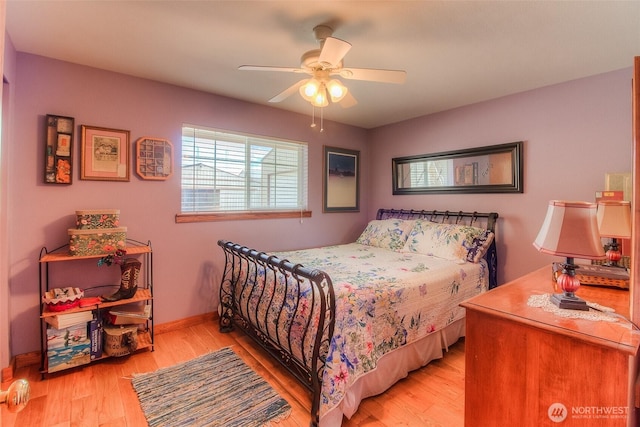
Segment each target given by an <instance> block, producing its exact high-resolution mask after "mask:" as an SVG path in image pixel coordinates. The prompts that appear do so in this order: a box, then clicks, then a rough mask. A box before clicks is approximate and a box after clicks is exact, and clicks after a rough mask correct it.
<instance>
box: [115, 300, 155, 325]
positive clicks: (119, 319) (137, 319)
mask: <svg viewBox="0 0 640 427" xmlns="http://www.w3.org/2000/svg"><path fill="white" fill-rule="evenodd" d="M108 317H109V323H111V324H112V325H130V324H141V323H145V322H146V321H147V320H149V319H150V318H151V306H150V305H145V306H143V307H118V308H114V309H112V310H109V313H108Z"/></svg>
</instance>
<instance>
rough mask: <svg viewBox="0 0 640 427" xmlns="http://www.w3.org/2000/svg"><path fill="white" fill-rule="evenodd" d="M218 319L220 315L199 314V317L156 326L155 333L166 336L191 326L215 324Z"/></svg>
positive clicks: (214, 313) (212, 313) (211, 313)
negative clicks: (205, 323) (206, 323)
mask: <svg viewBox="0 0 640 427" xmlns="http://www.w3.org/2000/svg"><path fill="white" fill-rule="evenodd" d="M217 319H218V313H216V312H210V313H204V314H198V315H197V316H191V317H187V318H184V319H180V320H174V321H172V322H167V323H162V324H160V325H154V327H153V333H154V334H155V335H158V334H165V333H167V332H173V331H177V330H179V329H183V328H188V327H189V326H194V325H199V324H200V323H204V322H215V321H217Z"/></svg>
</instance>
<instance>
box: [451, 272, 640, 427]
mask: <svg viewBox="0 0 640 427" xmlns="http://www.w3.org/2000/svg"><path fill="white" fill-rule="evenodd" d="M554 285H555V282H554V281H553V280H552V276H551V266H550V265H549V266H547V267H545V268H542V269H540V270H538V271H535V272H533V273H530V274H528V275H526V276H523V277H521V278H519V279H517V280H514V281H513V282H510V283H508V284H505V285H502V286H499V287H498V288H496V289H493V290H491V291H489V292H487V293H484V294H482V295H479V296H477V297H475V298H472V299H470V300H468V301H466V302H464V303H463V304H462V306H464V307H465V308H466V310H467V318H466V325H467V326H466V328H467V329H466V340H465V353H466V354H465V358H466V360H465V364H466V373H465V426H466V427H478V426H482V427H490V426H500V427H502V426H515V427H539V426H560V427H574V426H575V427H578V426H579V427H590V426H593V427H596V426H597V427H607V426H620V427H625V426H627V420H628V411H629V377H630V366H629V365H630V360H631V359H630V357H631V356H635V355H636V353H637V351H638V347H639V345H640V334H639V333H638V332H637V331H633V330H632V328H631V326H630V324H629V323H628V322H626V321H624V320H620V321H618V322H613V323H612V322H607V321H602V320H599V321H593V320H586V319H572V318H566V317H561V316H559V315H557V314H554V313H550V312H547V311H544V310H543V309H542V308H538V307H531V306H529V305H527V301H528V300H529V297H530V296H531V295H541V294H550V293H554V292H555V289H554ZM576 294H577V295H578V296H579V297H581V298H583V299H585V300H587V301H591V302H596V303H598V304H601V305H603V306H607V307H611V308H614V309H615V310H616V312H617V313H619V314H622V315H624V316H626V317H628V315H629V293H628V291H626V290H622V289H615V288H600V287H595V286H582V287H580V289H579V290H578V292H577V293H576Z"/></svg>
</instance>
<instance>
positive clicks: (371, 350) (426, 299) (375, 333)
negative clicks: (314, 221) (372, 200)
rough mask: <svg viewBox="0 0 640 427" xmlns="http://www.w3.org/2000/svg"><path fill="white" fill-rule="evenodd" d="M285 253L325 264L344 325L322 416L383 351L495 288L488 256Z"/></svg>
mask: <svg viewBox="0 0 640 427" xmlns="http://www.w3.org/2000/svg"><path fill="white" fill-rule="evenodd" d="M277 256H278V257H279V258H281V259H289V260H292V261H295V262H296V263H300V264H302V265H304V266H305V267H308V268H317V269H320V270H323V271H325V272H326V273H328V274H329V276H330V277H331V280H332V282H333V286H334V290H335V293H336V323H335V330H334V335H333V338H332V341H331V344H330V348H329V354H328V356H327V363H326V368H325V371H324V375H323V379H322V396H321V401H320V416H321V417H322V416H323V414H325V413H326V412H328V411H329V410H331V409H332V408H334V407H335V406H336V405H338V404H339V403H340V402H341V401H342V399H343V397H344V395H345V391H346V390H347V389H348V387H349V386H350V385H351V384H353V383H354V381H355V380H356V379H357V378H359V377H360V376H362V375H364V374H366V373H367V372H369V371H371V370H373V369H375V368H376V366H377V361H378V360H379V358H380V357H382V356H383V355H384V354H386V353H389V352H391V351H393V350H395V349H397V348H399V347H401V346H404V345H406V344H408V343H412V342H414V341H417V340H419V339H420V338H423V337H425V336H427V335H429V334H431V333H433V332H435V331H438V330H440V329H443V328H444V327H446V326H447V325H449V324H450V323H452V322H455V321H456V320H458V319H461V318H463V317H464V309H463V308H462V307H460V306H459V303H461V302H462V301H464V300H466V299H468V298H471V297H472V296H474V295H477V294H478V293H480V292H482V291H484V290H486V289H487V288H488V280H489V279H488V271H487V266H486V264H485V263H484V261H482V262H480V263H477V264H474V263H469V262H464V263H462V262H453V261H449V260H444V259H441V258H436V257H432V256H427V255H421V254H415V253H402V252H395V251H390V250H386V249H380V248H376V247H372V246H366V245H361V244H357V243H351V244H346V245H339V246H329V247H323V248H314V249H308V250H301V251H291V252H286V253H284V252H283V253H278V254H277ZM294 338H295V337H294Z"/></svg>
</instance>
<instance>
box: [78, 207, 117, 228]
mask: <svg viewBox="0 0 640 427" xmlns="http://www.w3.org/2000/svg"><path fill="white" fill-rule="evenodd" d="M119 225H120V210H119V209H102V210H89V211H76V228H77V229H79V230H84V229H91V230H95V229H103V228H116V227H118V226H119Z"/></svg>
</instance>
